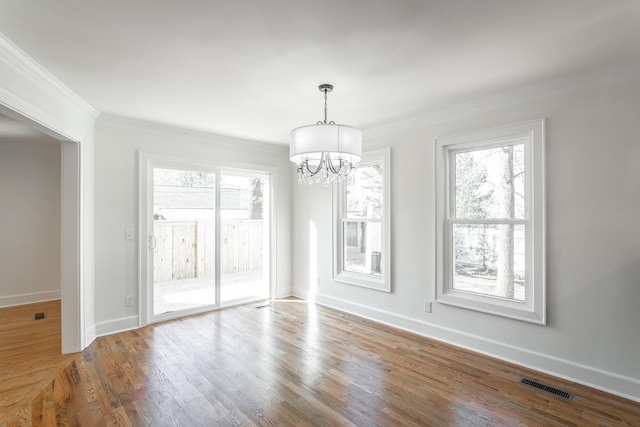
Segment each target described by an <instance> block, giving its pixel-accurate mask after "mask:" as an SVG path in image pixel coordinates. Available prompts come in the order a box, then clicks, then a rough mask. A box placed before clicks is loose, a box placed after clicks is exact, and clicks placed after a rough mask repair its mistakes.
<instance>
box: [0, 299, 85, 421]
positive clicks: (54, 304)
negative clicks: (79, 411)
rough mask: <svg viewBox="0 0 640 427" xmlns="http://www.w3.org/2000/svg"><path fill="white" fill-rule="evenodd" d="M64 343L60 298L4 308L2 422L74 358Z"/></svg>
mask: <svg viewBox="0 0 640 427" xmlns="http://www.w3.org/2000/svg"><path fill="white" fill-rule="evenodd" d="M39 312H44V313H46V317H45V318H44V319H42V320H33V315H34V314H35V313H39ZM60 346H61V344H60V300H57V301H46V302H41V303H36V304H27V305H21V306H16V307H6V308H1V309H0V425H3V424H4V423H6V422H7V419H8V418H9V417H10V416H11V414H12V413H13V412H15V411H16V410H17V409H19V408H20V407H21V406H23V405H27V404H29V403H30V402H31V400H32V398H33V396H34V395H35V394H37V393H38V392H40V391H41V390H42V389H43V388H45V387H46V386H47V384H49V383H51V380H52V379H53V378H54V377H55V376H56V374H57V373H58V372H59V371H60V370H61V369H63V368H64V367H65V366H67V365H68V364H69V363H70V362H71V360H73V356H69V355H62V354H60Z"/></svg>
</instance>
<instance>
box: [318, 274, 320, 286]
mask: <svg viewBox="0 0 640 427" xmlns="http://www.w3.org/2000/svg"><path fill="white" fill-rule="evenodd" d="M317 283H318V287H320V276H318V282H317Z"/></svg>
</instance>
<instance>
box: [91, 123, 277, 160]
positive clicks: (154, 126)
mask: <svg viewBox="0 0 640 427" xmlns="http://www.w3.org/2000/svg"><path fill="white" fill-rule="evenodd" d="M96 125H97V126H98V127H100V126H108V127H116V128H126V129H132V130H137V131H142V132H147V133H154V134H158V135H165V136H166V135H169V136H173V137H176V138H183V139H189V140H192V141H195V142H199V143H207V144H211V143H212V142H213V143H216V144H218V145H220V146H224V147H228V148H239V147H242V148H245V149H248V150H256V151H263V152H269V153H282V154H287V155H288V153H289V146H284V145H280V144H271V143H268V142H262V141H252V140H247V139H240V138H234V137H230V136H224V135H218V134H214V133H209V132H204V131H199V130H193V129H186V128H181V127H177V126H172V125H167V124H164V123H158V122H150V121H146V120H139V119H132V118H129V117H123V116H116V115H111V114H103V115H101V116H100V118H99V119H98V121H97V122H96Z"/></svg>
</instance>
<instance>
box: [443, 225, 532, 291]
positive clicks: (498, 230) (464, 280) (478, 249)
mask: <svg viewBox="0 0 640 427" xmlns="http://www.w3.org/2000/svg"><path fill="white" fill-rule="evenodd" d="M453 247H454V248H453V250H454V253H453V255H454V266H455V269H454V274H453V289H455V290H458V291H466V292H473V293H476V294H482V295H489V296H495V297H501V298H507V299H510V300H516V301H524V299H525V292H524V284H525V277H526V271H525V269H526V267H525V255H526V254H525V249H526V245H525V234H524V225H511V224H492V225H484V224H483V225H478V224H455V225H454V227H453Z"/></svg>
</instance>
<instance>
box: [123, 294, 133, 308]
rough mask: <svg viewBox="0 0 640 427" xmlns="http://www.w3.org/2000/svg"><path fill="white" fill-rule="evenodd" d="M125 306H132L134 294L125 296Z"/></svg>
mask: <svg viewBox="0 0 640 427" xmlns="http://www.w3.org/2000/svg"><path fill="white" fill-rule="evenodd" d="M124 305H125V307H131V306H132V305H133V295H127V296H126V297H124Z"/></svg>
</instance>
